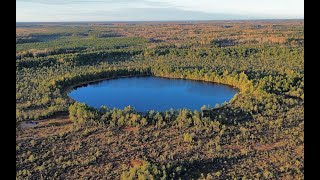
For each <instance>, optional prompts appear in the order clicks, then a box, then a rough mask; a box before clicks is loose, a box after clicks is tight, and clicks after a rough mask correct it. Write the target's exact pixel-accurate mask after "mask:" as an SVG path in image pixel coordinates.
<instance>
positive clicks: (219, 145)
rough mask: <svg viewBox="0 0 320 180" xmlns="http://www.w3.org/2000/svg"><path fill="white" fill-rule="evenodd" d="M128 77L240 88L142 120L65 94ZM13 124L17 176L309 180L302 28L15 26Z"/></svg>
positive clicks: (274, 23)
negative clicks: (214, 101)
mask: <svg viewBox="0 0 320 180" xmlns="http://www.w3.org/2000/svg"><path fill="white" fill-rule="evenodd" d="M125 76H157V77H166V78H179V79H189V80H198V81H208V82H214V83H222V84H226V85H230V86H233V87H236V88H237V89H238V90H239V92H238V93H237V94H236V96H235V97H234V98H232V99H231V100H230V101H229V102H228V103H225V104H220V105H216V106H215V107H208V106H203V107H201V109H200V107H199V111H193V110H189V109H170V110H167V111H161V112H158V111H154V110H151V111H148V112H143V113H142V112H137V111H136V110H135V108H134V107H131V106H128V107H126V108H124V109H116V108H109V107H106V106H103V107H101V108H99V109H95V108H93V107H90V106H88V105H86V104H83V103H79V102H75V101H74V100H72V99H71V98H70V97H68V95H67V93H68V92H70V91H71V90H72V89H73V88H74V87H77V86H79V85H83V84H87V83H89V82H94V81H97V80H101V79H114V78H119V77H125ZM31 121H32V122H33V123H34V124H35V125H34V126H35V127H27V128H26V127H25V125H26V122H29V123H30V122H31ZM16 123H17V126H16V178H17V179H304V21H303V20H256V21H253V20H252V21H199V22H130V23H126V22H122V23H103V22H97V23H93V22H90V23H84V22H83V23H17V24H16ZM36 123H37V124H36ZM27 124H28V123H27Z"/></svg>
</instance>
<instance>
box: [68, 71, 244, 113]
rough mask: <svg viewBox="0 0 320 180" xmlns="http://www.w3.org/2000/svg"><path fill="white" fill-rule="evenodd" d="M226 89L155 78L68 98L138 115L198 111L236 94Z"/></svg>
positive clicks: (97, 87)
mask: <svg viewBox="0 0 320 180" xmlns="http://www.w3.org/2000/svg"><path fill="white" fill-rule="evenodd" d="M237 92H238V90H237V89H234V88H232V87H230V86H227V85H222V84H216V83H209V82H202V81H192V80H182V79H167V78H159V77H130V78H119V79H111V80H104V81H100V82H97V83H93V84H88V85H85V86H82V87H78V88H75V89H74V90H73V91H71V92H70V93H69V94H68V95H69V96H70V97H71V98H72V99H74V100H76V101H78V102H82V103H86V104H88V105H89V106H92V107H95V108H99V107H101V106H102V105H105V106H107V107H109V108H114V107H115V108H121V109H123V108H124V107H126V106H128V105H130V106H132V107H134V109H136V110H137V111H139V112H143V111H148V110H156V111H165V110H169V109H170V108H172V109H181V108H187V109H191V110H200V108H201V106H203V105H206V106H208V105H210V107H214V106H215V105H216V104H217V103H218V104H222V103H223V102H228V101H229V100H230V99H231V98H232V97H233V96H234V95H235V94H236V93H237Z"/></svg>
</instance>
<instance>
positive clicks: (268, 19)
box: [16, 18, 304, 23]
mask: <svg viewBox="0 0 320 180" xmlns="http://www.w3.org/2000/svg"><path fill="white" fill-rule="evenodd" d="M270 20H278V21H279V20H304V18H283V19H275V18H260V19H215V20H114V21H111V20H106V21H91V20H90V21H16V23H73V22H75V23H77V22H79V23H80V22H82V23H84V22H195V21H202V22H203V21H270Z"/></svg>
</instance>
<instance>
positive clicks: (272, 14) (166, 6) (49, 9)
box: [16, 0, 304, 22]
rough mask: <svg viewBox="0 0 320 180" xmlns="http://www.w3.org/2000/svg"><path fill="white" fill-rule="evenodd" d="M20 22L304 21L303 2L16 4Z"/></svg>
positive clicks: (51, 0)
mask: <svg viewBox="0 0 320 180" xmlns="http://www.w3.org/2000/svg"><path fill="white" fill-rule="evenodd" d="M16 10H17V11H16V21H17V22H37V21H39V22H44V21H47V22H57V21H157V20H172V21H174V20H233V19H300V18H304V1H303V0H16Z"/></svg>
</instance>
